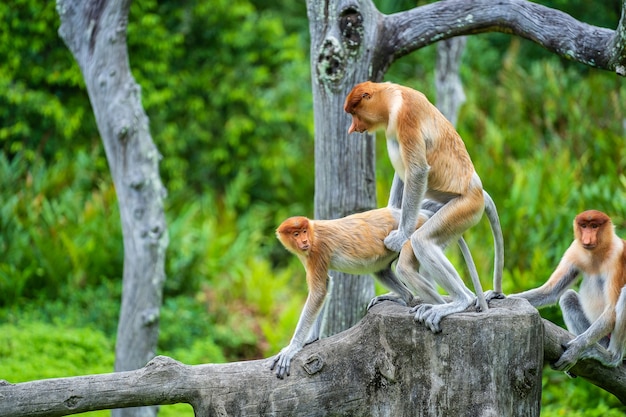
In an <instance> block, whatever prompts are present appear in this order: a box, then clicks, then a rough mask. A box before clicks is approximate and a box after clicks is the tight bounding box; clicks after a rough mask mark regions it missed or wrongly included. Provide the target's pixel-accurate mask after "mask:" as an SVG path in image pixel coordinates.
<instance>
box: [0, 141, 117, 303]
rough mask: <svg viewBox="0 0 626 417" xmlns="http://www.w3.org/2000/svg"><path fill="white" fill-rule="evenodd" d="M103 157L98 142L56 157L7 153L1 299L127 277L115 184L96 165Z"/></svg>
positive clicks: (0, 191)
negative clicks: (96, 146) (94, 146)
mask: <svg viewBox="0 0 626 417" xmlns="http://www.w3.org/2000/svg"><path fill="white" fill-rule="evenodd" d="M98 161H102V159H101V158H100V157H99V150H97V149H94V150H93V151H92V152H91V153H87V152H85V151H83V150H79V151H77V153H76V154H75V155H74V156H73V157H72V158H67V157H61V156H60V155H59V156H58V157H57V158H55V162H54V163H50V164H47V163H46V162H45V161H43V160H42V159H41V158H35V159H33V161H32V163H30V162H29V161H27V159H26V158H23V157H22V156H21V154H18V155H16V156H15V157H14V158H13V159H12V160H8V159H7V157H6V155H4V154H0V201H2V202H3V203H2V206H1V207H0V227H1V229H2V233H1V234H0V252H2V254H3V256H2V258H0V306H1V305H3V304H6V303H9V302H15V301H17V300H19V299H20V298H21V297H33V296H39V295H45V296H47V297H56V296H58V294H59V290H60V289H61V287H62V286H63V285H69V286H71V287H73V288H84V287H86V286H88V285H94V284H96V283H100V282H101V281H102V280H103V279H106V278H113V277H116V276H119V273H120V271H121V260H122V248H121V246H120V244H119V243H120V242H121V232H120V224H119V223H120V222H119V215H118V211H117V204H116V201H115V191H114V189H113V186H112V185H110V183H109V182H107V181H105V180H104V179H103V178H101V177H100V176H99V175H98V170H96V171H94V170H93V167H94V162H98ZM116 254H117V256H116Z"/></svg>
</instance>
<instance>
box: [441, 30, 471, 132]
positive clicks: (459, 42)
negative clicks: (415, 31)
mask: <svg viewBox="0 0 626 417" xmlns="http://www.w3.org/2000/svg"><path fill="white" fill-rule="evenodd" d="M466 43H467V38H465V37H464V36H461V37H458V38H452V39H446V40H445V41H441V42H439V43H438V44H437V65H436V66H435V88H436V91H437V108H438V109H439V111H440V112H441V113H443V115H444V116H446V118H447V119H448V120H449V121H450V123H452V124H453V125H454V126H456V122H457V120H458V118H459V108H460V107H461V106H462V105H463V103H465V93H464V92H463V83H462V82H461V76H460V75H459V70H460V67H461V57H462V56H463V51H464V50H465V44H466Z"/></svg>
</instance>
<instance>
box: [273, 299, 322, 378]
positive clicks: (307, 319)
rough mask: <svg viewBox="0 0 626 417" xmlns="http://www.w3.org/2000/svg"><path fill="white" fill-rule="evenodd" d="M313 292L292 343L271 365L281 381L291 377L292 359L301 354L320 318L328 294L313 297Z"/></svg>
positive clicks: (299, 320) (303, 311)
mask: <svg viewBox="0 0 626 417" xmlns="http://www.w3.org/2000/svg"><path fill="white" fill-rule="evenodd" d="M313 292H314V291H309V295H308V297H307V299H306V303H305V304H304V308H303V309H302V313H301V314H300V318H299V319H298V325H297V326H296V331H295V332H294V334H293V337H292V338H291V342H289V345H287V346H286V347H284V348H283V349H282V350H281V351H280V353H278V355H276V357H275V358H274V359H273V360H272V364H271V365H270V369H271V370H274V368H276V376H277V377H278V378H280V379H283V378H284V377H285V375H287V376H288V375H289V369H290V367H291V359H293V357H294V356H295V355H296V353H298V352H300V350H302V347H303V346H304V345H305V343H306V342H307V341H309V339H308V337H307V336H309V333H310V332H311V329H312V328H313V327H314V326H313V325H314V323H315V320H316V319H317V318H318V316H319V313H320V310H321V308H322V305H323V304H324V299H325V296H326V294H322V295H315V294H314V295H312V293H313Z"/></svg>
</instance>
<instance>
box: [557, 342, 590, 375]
mask: <svg viewBox="0 0 626 417" xmlns="http://www.w3.org/2000/svg"><path fill="white" fill-rule="evenodd" d="M583 350H584V346H582V345H581V344H580V343H576V339H573V340H572V341H570V342H569V343H568V344H567V345H566V348H565V352H563V354H562V355H561V357H560V358H559V360H557V361H556V362H555V363H554V364H553V365H552V368H553V369H556V370H557V371H565V372H567V371H569V370H570V369H571V368H572V367H573V366H574V365H576V362H578V361H579V360H580V359H583V357H584V356H583ZM589 356H591V355H589Z"/></svg>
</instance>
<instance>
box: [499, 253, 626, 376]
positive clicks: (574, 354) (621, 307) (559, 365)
mask: <svg viewBox="0 0 626 417" xmlns="http://www.w3.org/2000/svg"><path fill="white" fill-rule="evenodd" d="M580 275H581V271H580V269H578V267H576V266H575V265H571V266H570V267H569V268H567V270H566V272H565V274H564V275H563V276H562V277H561V279H560V280H558V281H557V283H556V284H555V285H554V286H553V287H552V288H550V287H548V286H546V285H543V286H541V287H539V288H535V289H532V290H528V291H524V292H521V293H518V294H511V295H510V297H514V298H525V299H526V300H528V301H529V302H530V303H531V304H532V305H533V306H534V307H542V306H547V305H552V304H554V303H556V302H557V301H558V302H559V306H560V307H561V311H562V312H563V319H564V321H565V324H566V326H567V329H568V330H569V331H570V332H571V333H573V334H575V335H576V337H575V338H574V339H572V340H571V341H570V342H569V343H568V344H567V346H566V350H565V352H564V353H563V355H561V357H560V358H559V360H558V361H557V362H556V363H554V364H553V365H552V366H553V368H554V369H556V370H559V371H569V370H570V369H571V368H572V367H573V366H574V365H575V364H576V362H578V361H579V360H581V359H586V358H593V359H596V360H597V361H599V362H600V363H602V364H603V365H605V366H611V367H615V366H617V365H619V364H620V363H622V358H623V356H624V349H625V344H624V341H625V340H626V328H625V326H626V320H624V319H623V318H624V317H626V316H624V314H626V289H625V288H623V289H622V291H621V293H620V296H619V299H618V302H617V305H616V306H615V311H612V310H611V309H605V310H604V311H603V313H602V314H601V315H600V316H599V317H598V318H597V319H596V320H594V321H593V322H591V321H590V320H589V318H588V317H587V316H586V314H585V313H584V312H583V308H582V305H581V302H580V300H581V296H582V292H583V289H582V288H583V285H589V284H588V283H585V276H584V274H583V285H581V296H579V295H578V293H576V291H574V290H571V289H569V288H570V287H571V286H572V285H574V284H575V283H576V281H577V279H578V277H579V276H580ZM593 280H595V281H598V282H601V283H604V285H606V282H605V280H603V278H602V277H597V276H594V277H593ZM594 283H595V282H594ZM592 285H593V284H592ZM604 290H605V289H604V288H601V289H600V291H604ZM584 296H589V295H587V294H585V295H584ZM595 296H602V294H600V295H595ZM613 317H616V318H617V319H616V320H615V321H614V320H613ZM609 333H611V337H610V339H609V338H608V337H606V335H608V334H609ZM596 342H598V343H600V345H602V346H603V347H607V346H608V351H607V350H606V349H604V348H603V347H600V346H598V345H596Z"/></svg>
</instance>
